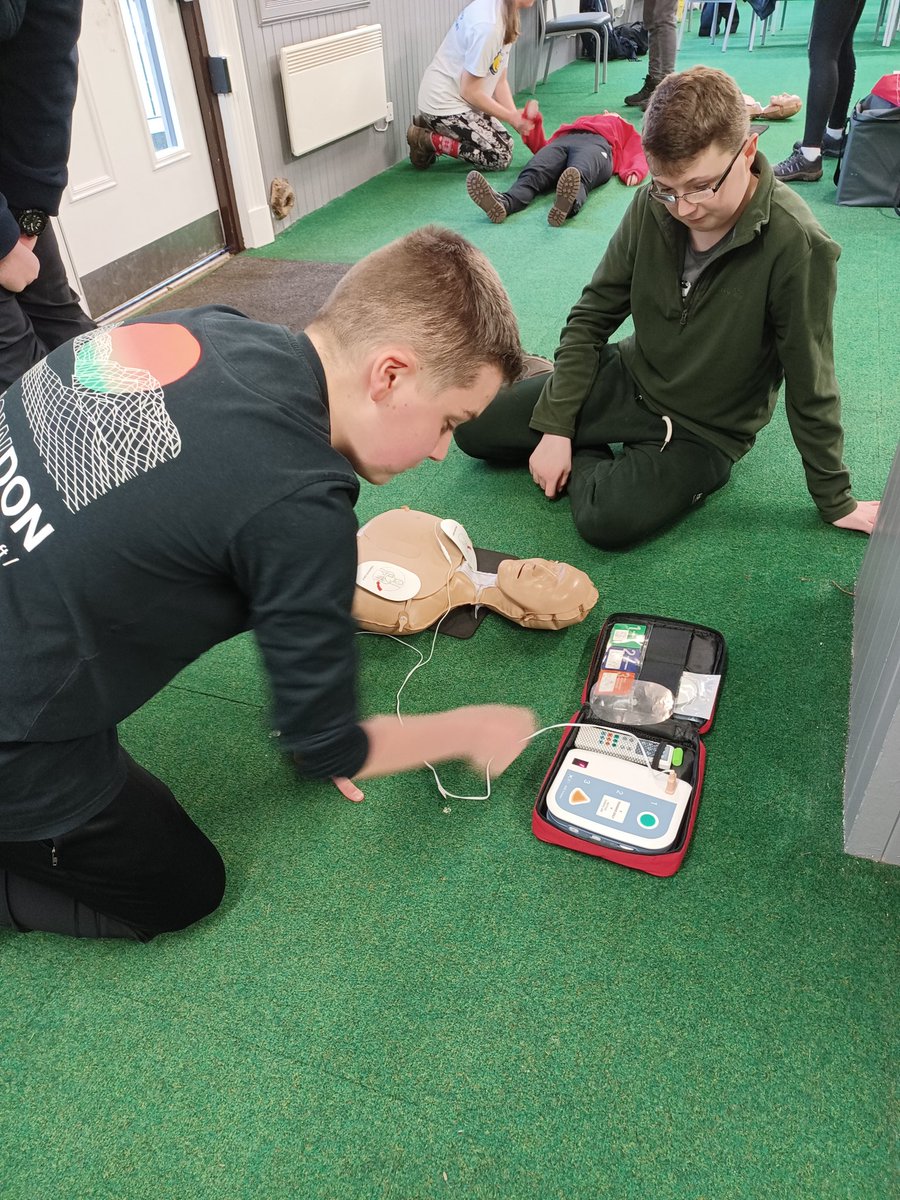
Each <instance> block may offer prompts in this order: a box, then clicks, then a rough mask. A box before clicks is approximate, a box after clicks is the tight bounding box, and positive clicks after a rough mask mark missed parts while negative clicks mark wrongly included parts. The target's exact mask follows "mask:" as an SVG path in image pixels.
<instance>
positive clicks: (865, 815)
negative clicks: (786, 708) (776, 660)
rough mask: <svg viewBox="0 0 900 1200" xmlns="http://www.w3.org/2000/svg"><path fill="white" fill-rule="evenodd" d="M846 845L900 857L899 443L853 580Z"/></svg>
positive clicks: (869, 855)
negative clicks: (853, 611)
mask: <svg viewBox="0 0 900 1200" xmlns="http://www.w3.org/2000/svg"><path fill="white" fill-rule="evenodd" d="M844 848H845V849H846V850H847V852H848V853H849V854H858V855H860V856H861V857H863V858H874V859H880V860H884V861H885V862H891V863H898V864H900V448H898V450H897V454H896V455H895V457H894V463H893V466H892V467H891V473H890V476H889V477H888V483H887V487H886V489H885V493H884V499H883V500H882V503H881V510H880V513H879V517H878V522H877V524H876V526H875V532H874V533H873V534H872V537H871V539H870V541H869V544H868V546H867V547H866V553H865V556H864V558H863V562H862V567H861V568H860V572H859V578H858V580H857V583H856V605H855V614H854V623H853V676H852V683H851V690H850V737H849V741H848V745H847V769H846V777H845V780H844Z"/></svg>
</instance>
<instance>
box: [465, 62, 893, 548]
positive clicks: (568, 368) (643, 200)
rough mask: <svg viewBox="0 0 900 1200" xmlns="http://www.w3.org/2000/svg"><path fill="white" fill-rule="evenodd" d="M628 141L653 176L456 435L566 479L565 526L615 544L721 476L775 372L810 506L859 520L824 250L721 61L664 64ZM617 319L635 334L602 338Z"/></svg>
mask: <svg viewBox="0 0 900 1200" xmlns="http://www.w3.org/2000/svg"><path fill="white" fill-rule="evenodd" d="M642 139H643V144H644V152H645V154H646V156H647V161H648V163H649V165H650V170H651V172H652V174H653V177H654V178H653V180H652V182H651V184H650V186H649V187H645V188H642V189H641V190H640V192H638V194H637V195H636V196H635V198H634V200H633V202H632V204H631V206H630V207H629V209H628V212H627V213H626V214H625V217H624V219H623V220H622V223H621V224H620V226H619V228H618V229H617V230H616V232H615V233H614V234H613V236H612V238H611V240H610V242H609V245H608V247H607V249H606V253H605V254H604V256H603V258H602V260H601V262H600V265H599V266H598V268H597V270H596V271H595V273H594V277H593V279H592V280H591V282H590V283H589V284H588V285H587V287H586V288H585V289H584V292H583V293H582V295H581V299H580V300H579V301H578V303H577V304H576V305H575V307H574V308H573V309H572V311H571V313H570V314H569V319H568V321H567V323H566V327H565V329H564V330H563V333H562V338H561V341H560V345H559V349H558V350H557V352H556V363H555V367H554V370H553V373H552V374H551V375H549V376H547V375H544V376H538V377H536V378H532V379H529V380H525V381H523V382H522V383H520V384H516V385H514V386H513V387H511V388H507V389H504V390H503V391H502V392H501V393H500V394H499V395H498V397H497V398H496V399H495V401H494V402H493V404H491V406H490V408H489V409H488V410H487V411H486V412H485V414H484V415H483V416H482V417H480V418H479V419H478V420H476V421H472V422H471V423H470V424H468V425H466V426H464V427H462V428H460V430H459V431H458V432H457V434H456V440H457V442H458V444H459V446H460V447H461V448H462V449H463V450H464V451H465V452H466V453H467V454H470V455H472V456H474V457H477V458H485V459H491V460H495V461H505V462H525V461H527V462H528V467H529V471H530V473H531V476H532V479H533V480H534V481H535V483H536V484H537V485H538V487H540V488H542V489H543V491H544V493H545V494H546V495H547V496H548V497H549V498H550V499H553V498H554V497H556V496H558V495H560V494H561V492H562V491H563V490H564V489H565V488H566V487H568V493H569V497H570V500H571V505H572V515H573V517H574V519H575V524H576V526H577V528H578V531H579V532H580V533H581V535H582V536H583V537H584V538H585V539H586V540H587V541H589V542H591V543H593V544H594V545H596V546H599V547H601V548H603V549H614V548H619V547H622V546H627V545H630V544H633V543H635V542H637V541H640V540H641V539H642V538H645V537H647V536H649V535H650V534H652V533H654V532H656V531H657V530H659V529H661V528H662V527H664V526H665V525H668V524H669V523H670V522H671V521H673V520H674V519H675V518H677V517H678V516H680V515H681V514H682V513H684V512H686V511H687V510H688V509H689V508H691V507H693V506H694V505H697V504H699V503H700V502H701V501H702V500H703V499H704V498H705V497H706V496H708V495H709V494H710V493H711V492H714V491H716V490H717V489H718V488H720V487H722V486H723V485H724V484H725V483H727V482H728V478H729V476H730V474H731V468H732V465H733V464H734V463H735V462H736V461H737V460H738V459H739V458H741V457H742V456H743V455H744V454H746V452H747V451H748V450H749V449H750V447H751V446H752V445H753V442H754V440H755V437H756V434H757V433H758V432H759V430H760V429H762V428H763V427H764V426H765V425H767V424H768V422H769V420H770V419H771V417H772V412H773V410H774V407H775V402H776V399H777V396H778V392H779V389H780V387H781V384H782V381H784V383H785V405H786V408H787V413H788V419H789V421H790V426H791V432H792V434H793V438H794V442H795V444H796V446H797V449H798V450H799V451H800V456H801V458H802V460H803V466H804V470H805V472H806V481H807V486H808V488H809V492H810V495H811V496H812V498H813V500H814V502H815V504H816V506H817V507H818V509H819V512H820V513H821V515H822V517H823V519H824V520H825V521H828V522H830V523H831V524H833V525H837V526H839V527H840V528H843V529H857V530H860V531H862V532H863V533H871V531H872V528H873V525H874V523H875V518H876V515H877V511H878V504H877V502H875V501H861V502H860V501H857V500H855V499H854V498H853V496H852V495H851V492H850V476H849V473H848V471H847V468H846V467H845V466H844V464H843V461H842V451H843V441H844V435H843V430H842V428H841V413H840V392H839V390H838V386H837V382H836V380H835V375H834V361H833V352H832V327H831V322H832V308H833V304H834V295H835V287H836V277H835V268H836V263H837V258H838V254H839V252H840V250H839V247H838V246H837V245H836V243H835V242H833V241H832V240H831V239H830V238H829V237H828V235H827V234H826V233H825V231H824V230H823V229H822V228H821V226H820V225H819V224H818V223H817V222H816V220H815V218H814V217H813V215H812V213H811V212H810V210H809V208H808V207H807V205H806V204H805V203H804V202H803V201H802V200H801V199H799V198H798V197H797V196H796V194H795V193H794V192H792V191H791V189H790V188H787V187H784V186H783V185H782V184H780V183H778V182H776V180H775V178H774V176H773V174H772V168H771V167H770V165H769V163H768V162H767V161H766V159H765V158H764V157H763V156H762V155H761V154H760V153H759V152H758V150H757V144H756V143H757V139H758V133H757V132H751V131H750V126H749V119H748V116H747V111H746V105H745V103H744V99H743V96H742V94H741V92H740V89H739V88H738V87H737V85H736V84H735V82H734V80H733V79H731V77H730V76H728V75H726V74H725V73H724V72H722V71H718V70H713V69H711V68H708V67H694V68H692V69H691V70H689V71H683V72H680V73H678V74H673V75H669V76H668V77H667V78H666V79H665V80H664V82H663V83H661V84H660V85H659V87H657V89H656V91H655V92H654V94H653V98H652V100H651V101H650V104H649V106H648V108H647V114H646V117H645V119H644V127H643V131H642ZM629 314H630V315H631V316H632V317H633V319H634V329H635V332H634V334H633V335H632V336H631V337H627V338H623V339H622V340H620V341H619V342H617V343H615V344H613V345H610V344H609V338H610V337H611V336H612V334H613V333H614V332H615V331H616V329H618V327H619V326H620V325H621V324H622V322H623V321H624V320H625V319H626V318H627V317H628V316H629ZM619 443H621V445H622V449H621V452H620V453H617V454H614V453H613V451H612V449H611V444H619Z"/></svg>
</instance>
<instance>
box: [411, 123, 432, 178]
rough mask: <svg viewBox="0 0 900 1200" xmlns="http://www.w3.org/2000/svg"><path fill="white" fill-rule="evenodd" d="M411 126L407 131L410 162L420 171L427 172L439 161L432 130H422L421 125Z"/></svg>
mask: <svg viewBox="0 0 900 1200" xmlns="http://www.w3.org/2000/svg"><path fill="white" fill-rule="evenodd" d="M413 122H414V123H413V124H412V125H410V127H409V129H407V131H406V143H407V145H408V146H409V161H410V162H411V163H412V165H413V166H414V167H416V168H417V169H418V170H419V171H426V170H427V169H428V168H429V167H430V166H431V165H432V163H434V162H435V160H436V159H437V154H436V153H435V150H434V146H433V144H432V141H431V130H430V129H422V128H421V127H420V126H419V125H416V124H415V118H413Z"/></svg>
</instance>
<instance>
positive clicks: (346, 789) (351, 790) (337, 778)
mask: <svg viewBox="0 0 900 1200" xmlns="http://www.w3.org/2000/svg"><path fill="white" fill-rule="evenodd" d="M331 782H332V783H333V784H334V786H335V787H336V788H337V790H338V791H339V792H340V793H341V795H342V796H346V798H347V799H348V800H352V801H353V803H354V804H359V802H360V800H364V799H365V792H361V791H360V790H359V788H358V787H357V786H356V784H355V783H354V782H353V780H352V779H347V778H346V777H345V776H343V775H334V776H332V779H331Z"/></svg>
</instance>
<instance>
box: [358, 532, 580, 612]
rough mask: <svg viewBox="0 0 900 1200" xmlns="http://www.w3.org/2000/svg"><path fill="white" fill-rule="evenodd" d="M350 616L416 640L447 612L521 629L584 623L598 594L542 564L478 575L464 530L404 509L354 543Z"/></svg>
mask: <svg viewBox="0 0 900 1200" xmlns="http://www.w3.org/2000/svg"><path fill="white" fill-rule="evenodd" d="M357 548H358V552H359V568H358V570H357V575H356V593H355V597H354V601H353V615H354V617H355V618H356V620H357V622H358V624H359V625H360V627H361V628H362V629H365V630H368V631H369V632H371V633H393V634H405V633H418V632H420V631H421V630H423V629H428V628H429V627H430V626H432V625H434V624H435V623H436V622H437V621H439V620H440V619H441V617H443V616H444V615H445V614H446V613H447V612H449V611H450V609H452V608H459V607H461V606H463V605H483V606H484V607H485V608H489V609H491V610H493V611H494V612H498V613H500V614H501V615H502V616H504V617H507V618H508V619H509V620H511V621H515V622H517V623H518V624H519V625H523V626H524V627H525V628H526V629H563V628H565V627H566V626H567V625H575V624H577V623H578V622H579V621H583V620H584V618H585V617H586V616H587V614H588V613H589V612H590V611H591V609H592V608H593V607H594V605H595V604H596V603H597V598H598V597H597V589H596V588H595V587H594V585H593V584H592V583H591V581H590V579H589V578H588V577H587V575H585V573H584V572H583V571H579V570H577V569H576V568H575V567H570V566H568V565H567V564H566V563H558V562H550V561H548V560H547V559H544V558H525V559H505V560H504V561H503V562H501V563H500V564H499V567H498V569H497V572H496V574H494V573H489V572H484V571H479V570H478V566H477V562H476V557H475V551H474V549H473V547H472V543H471V541H470V540H469V537H468V535H467V533H466V531H465V530H464V529H463V527H462V526H461V525H460V524H459V523H458V522H456V521H452V520H441V518H440V517H435V516H432V515H430V514H429V513H424V512H417V511H416V510H415V509H410V508H395V509H391V510H390V511H389V512H386V513H382V514H381V515H380V516H377V517H373V519H372V520H371V521H369V522H368V523H367V524H366V525H364V526H363V527H362V529H360V531H359V534H358V536H357Z"/></svg>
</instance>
